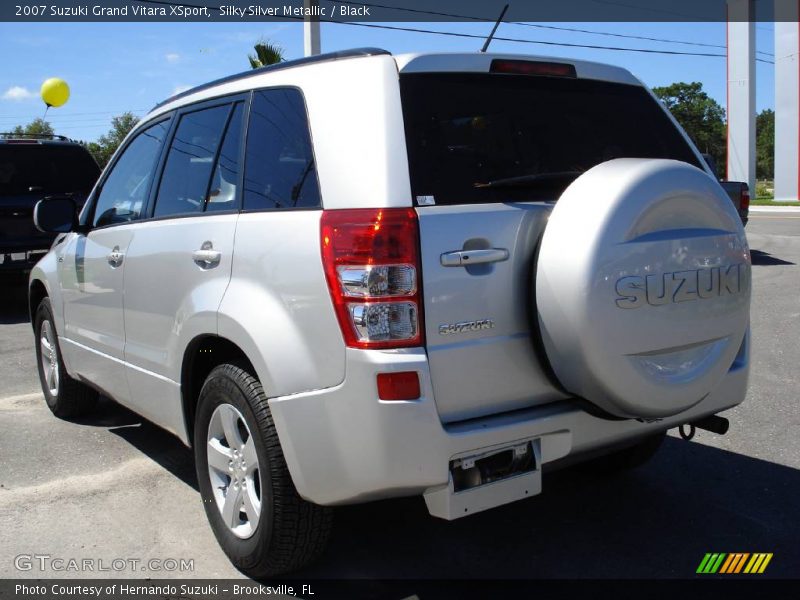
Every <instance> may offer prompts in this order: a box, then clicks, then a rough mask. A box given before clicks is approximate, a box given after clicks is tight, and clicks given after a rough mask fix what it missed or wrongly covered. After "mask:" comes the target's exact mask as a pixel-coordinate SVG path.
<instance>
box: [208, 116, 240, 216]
mask: <svg viewBox="0 0 800 600" xmlns="http://www.w3.org/2000/svg"><path fill="white" fill-rule="evenodd" d="M243 113H244V104H243V103H241V102H237V103H236V105H235V106H234V108H233V113H232V114H231V119H230V122H229V123H228V128H227V130H226V131H225V138H224V139H223V140H222V147H221V148H220V151H219V156H218V157H217V164H216V166H215V167H214V174H213V175H212V177H211V185H210V187H209V188H208V194H207V200H206V210H207V211H218V210H234V209H236V208H238V196H237V194H236V191H237V187H238V185H239V150H240V148H241V143H242V115H243Z"/></svg>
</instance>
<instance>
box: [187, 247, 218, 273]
mask: <svg viewBox="0 0 800 600" xmlns="http://www.w3.org/2000/svg"><path fill="white" fill-rule="evenodd" d="M221 258H222V252H220V251H219V250H214V245H213V244H212V243H211V242H203V245H202V246H201V248H200V250H195V251H194V252H192V260H194V262H196V263H197V264H198V265H199V266H200V267H202V268H203V269H210V268H211V267H214V266H216V265H218V264H219V261H220V259H221Z"/></svg>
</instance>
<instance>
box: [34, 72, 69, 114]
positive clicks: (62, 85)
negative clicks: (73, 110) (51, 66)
mask: <svg viewBox="0 0 800 600" xmlns="http://www.w3.org/2000/svg"><path fill="white" fill-rule="evenodd" d="M41 94H42V100H44V103H45V104H47V106H52V107H59V106H63V105H64V104H65V103H66V102H67V100H69V86H68V85H67V82H66V81H64V80H63V79H59V78H58V77H51V78H50V79H48V80H46V81H45V82H44V83H43V84H42V90H41Z"/></svg>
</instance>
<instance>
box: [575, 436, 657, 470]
mask: <svg viewBox="0 0 800 600" xmlns="http://www.w3.org/2000/svg"><path fill="white" fill-rule="evenodd" d="M666 437H667V432H666V431H665V432H663V433H658V434H656V435H651V436H649V437H646V438H645V439H643V440H641V441H640V442H638V443H637V444H635V445H634V446H628V447H627V448H623V449H622V450H617V451H615V452H612V453H611V454H606V455H605V456H601V457H600V458H597V459H596V460H594V461H592V462H591V466H592V468H594V469H599V470H601V471H603V472H605V473H621V472H625V471H630V470H631V469H636V468H638V467H641V466H643V465H645V464H646V463H647V462H649V461H650V459H652V458H653V457H654V456H655V455H656V453H657V452H658V450H659V449H660V448H661V444H663V443H664V439H665V438H666Z"/></svg>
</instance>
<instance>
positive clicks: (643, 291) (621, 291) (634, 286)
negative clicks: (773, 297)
mask: <svg viewBox="0 0 800 600" xmlns="http://www.w3.org/2000/svg"><path fill="white" fill-rule="evenodd" d="M744 267H745V264H744V263H738V264H734V265H726V266H721V267H710V268H706V269H694V270H691V271H676V272H674V273H662V274H659V275H645V276H641V275H630V276H628V277H622V278H620V279H619V280H617V285H616V287H615V289H616V292H617V296H618V297H617V299H616V303H617V306H618V307H620V308H639V307H641V306H645V305H647V304H649V305H650V306H662V305H664V304H671V303H674V302H688V301H691V300H703V299H709V298H715V297H719V296H725V295H732V294H739V293H741V292H743V291H745V290H746V289H747V286H748V285H749V284H748V281H747V270H746V269H745V268H744Z"/></svg>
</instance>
